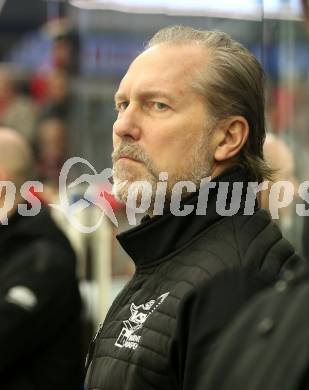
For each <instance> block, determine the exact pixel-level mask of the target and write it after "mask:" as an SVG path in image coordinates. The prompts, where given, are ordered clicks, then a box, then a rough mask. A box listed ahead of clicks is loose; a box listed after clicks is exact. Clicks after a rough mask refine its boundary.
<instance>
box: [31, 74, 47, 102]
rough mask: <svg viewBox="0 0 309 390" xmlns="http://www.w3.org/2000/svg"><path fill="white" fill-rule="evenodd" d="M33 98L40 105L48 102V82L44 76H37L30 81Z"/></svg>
mask: <svg viewBox="0 0 309 390" xmlns="http://www.w3.org/2000/svg"><path fill="white" fill-rule="evenodd" d="M30 92H31V96H32V97H33V99H35V101H36V102H37V103H39V104H43V103H45V102H46V100H47V98H48V81H47V78H46V76H45V75H44V74H37V75H35V76H34V77H33V78H32V80H31V81H30Z"/></svg>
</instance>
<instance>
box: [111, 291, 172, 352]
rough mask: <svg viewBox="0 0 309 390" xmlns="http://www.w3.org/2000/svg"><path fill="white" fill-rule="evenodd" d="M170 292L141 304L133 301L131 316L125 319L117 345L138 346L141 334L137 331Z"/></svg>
mask: <svg viewBox="0 0 309 390" xmlns="http://www.w3.org/2000/svg"><path fill="white" fill-rule="evenodd" d="M168 294H169V292H167V293H165V294H162V295H160V296H159V297H158V298H157V299H152V300H151V301H149V302H147V303H144V304H142V305H139V306H136V305H135V304H134V303H131V306H130V311H131V317H130V318H129V319H128V320H125V321H123V328H122V329H121V332H120V334H119V336H118V339H117V340H116V342H115V345H116V347H119V348H129V349H136V348H137V347H138V344H139V342H140V339H141V336H139V335H137V334H136V332H137V331H138V330H139V329H141V328H142V327H143V326H144V323H145V321H146V320H147V318H148V317H149V316H150V314H152V313H153V312H154V311H155V310H156V309H157V308H158V307H159V306H160V305H161V303H162V302H163V301H164V300H165V298H166V297H167V296H168Z"/></svg>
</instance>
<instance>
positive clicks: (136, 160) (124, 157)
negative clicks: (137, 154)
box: [118, 155, 141, 162]
mask: <svg viewBox="0 0 309 390" xmlns="http://www.w3.org/2000/svg"><path fill="white" fill-rule="evenodd" d="M119 160H131V161H134V162H141V161H140V160H138V159H136V158H134V157H132V156H126V155H122V156H120V157H119V158H118V161H119Z"/></svg>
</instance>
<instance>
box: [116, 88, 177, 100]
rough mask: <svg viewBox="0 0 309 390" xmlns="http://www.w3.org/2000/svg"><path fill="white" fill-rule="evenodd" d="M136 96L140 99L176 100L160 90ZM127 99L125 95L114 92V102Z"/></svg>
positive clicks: (142, 92)
mask: <svg viewBox="0 0 309 390" xmlns="http://www.w3.org/2000/svg"><path fill="white" fill-rule="evenodd" d="M137 96H138V97H139V98H142V99H150V98H151V99H153V98H165V99H168V100H176V97H175V96H174V95H172V94H170V93H167V92H165V91H163V90H161V89H151V90H145V91H141V92H139V93H138V94H137ZM127 99H128V97H127V95H126V94H125V93H122V92H116V94H115V101H119V100H127Z"/></svg>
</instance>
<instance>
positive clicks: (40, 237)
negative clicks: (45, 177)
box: [0, 128, 82, 390]
mask: <svg viewBox="0 0 309 390" xmlns="http://www.w3.org/2000/svg"><path fill="white" fill-rule="evenodd" d="M32 176H33V158H32V154H31V149H30V147H29V145H28V144H27V142H26V140H25V139H24V138H23V137H22V136H21V135H20V134H19V133H18V132H16V131H14V130H11V129H7V128H0V181H2V182H4V181H11V182H13V183H14V185H15V187H16V196H15V200H14V204H13V207H11V209H10V210H9V211H8V223H7V225H0V350H1V355H0V378H1V389H3V390H17V389H20V390H22V389H23V390H49V389H50V390H55V389H58V390H70V389H71V390H73V389H75V390H76V389H78V388H79V385H80V383H81V376H82V374H81V372H82V368H81V367H82V366H81V364H82V356H81V348H80V346H81V340H80V309H81V301H80V295H79V290H78V283H77V279H76V277H75V262H76V258H75V254H74V252H73V250H72V247H71V245H70V244H69V242H68V240H67V239H66V237H65V236H64V234H63V233H62V232H61V231H60V230H59V229H58V227H57V226H56V225H55V223H54V222H53V220H52V219H51V217H50V215H49V212H48V210H47V208H45V207H44V206H43V207H42V209H41V211H40V212H39V213H38V214H37V215H34V216H21V215H20V214H19V210H18V204H21V203H26V204H27V202H25V200H24V199H23V198H22V197H21V195H20V187H21V185H22V184H23V183H24V182H25V181H27V180H29V179H31V178H32ZM7 195H8V194H7V193H6V192H5V191H3V188H2V191H1V197H0V204H1V207H2V211H3V207H4V206H5V201H6V198H5V197H6V196H7ZM27 206H28V209H30V208H31V205H30V204H27Z"/></svg>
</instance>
